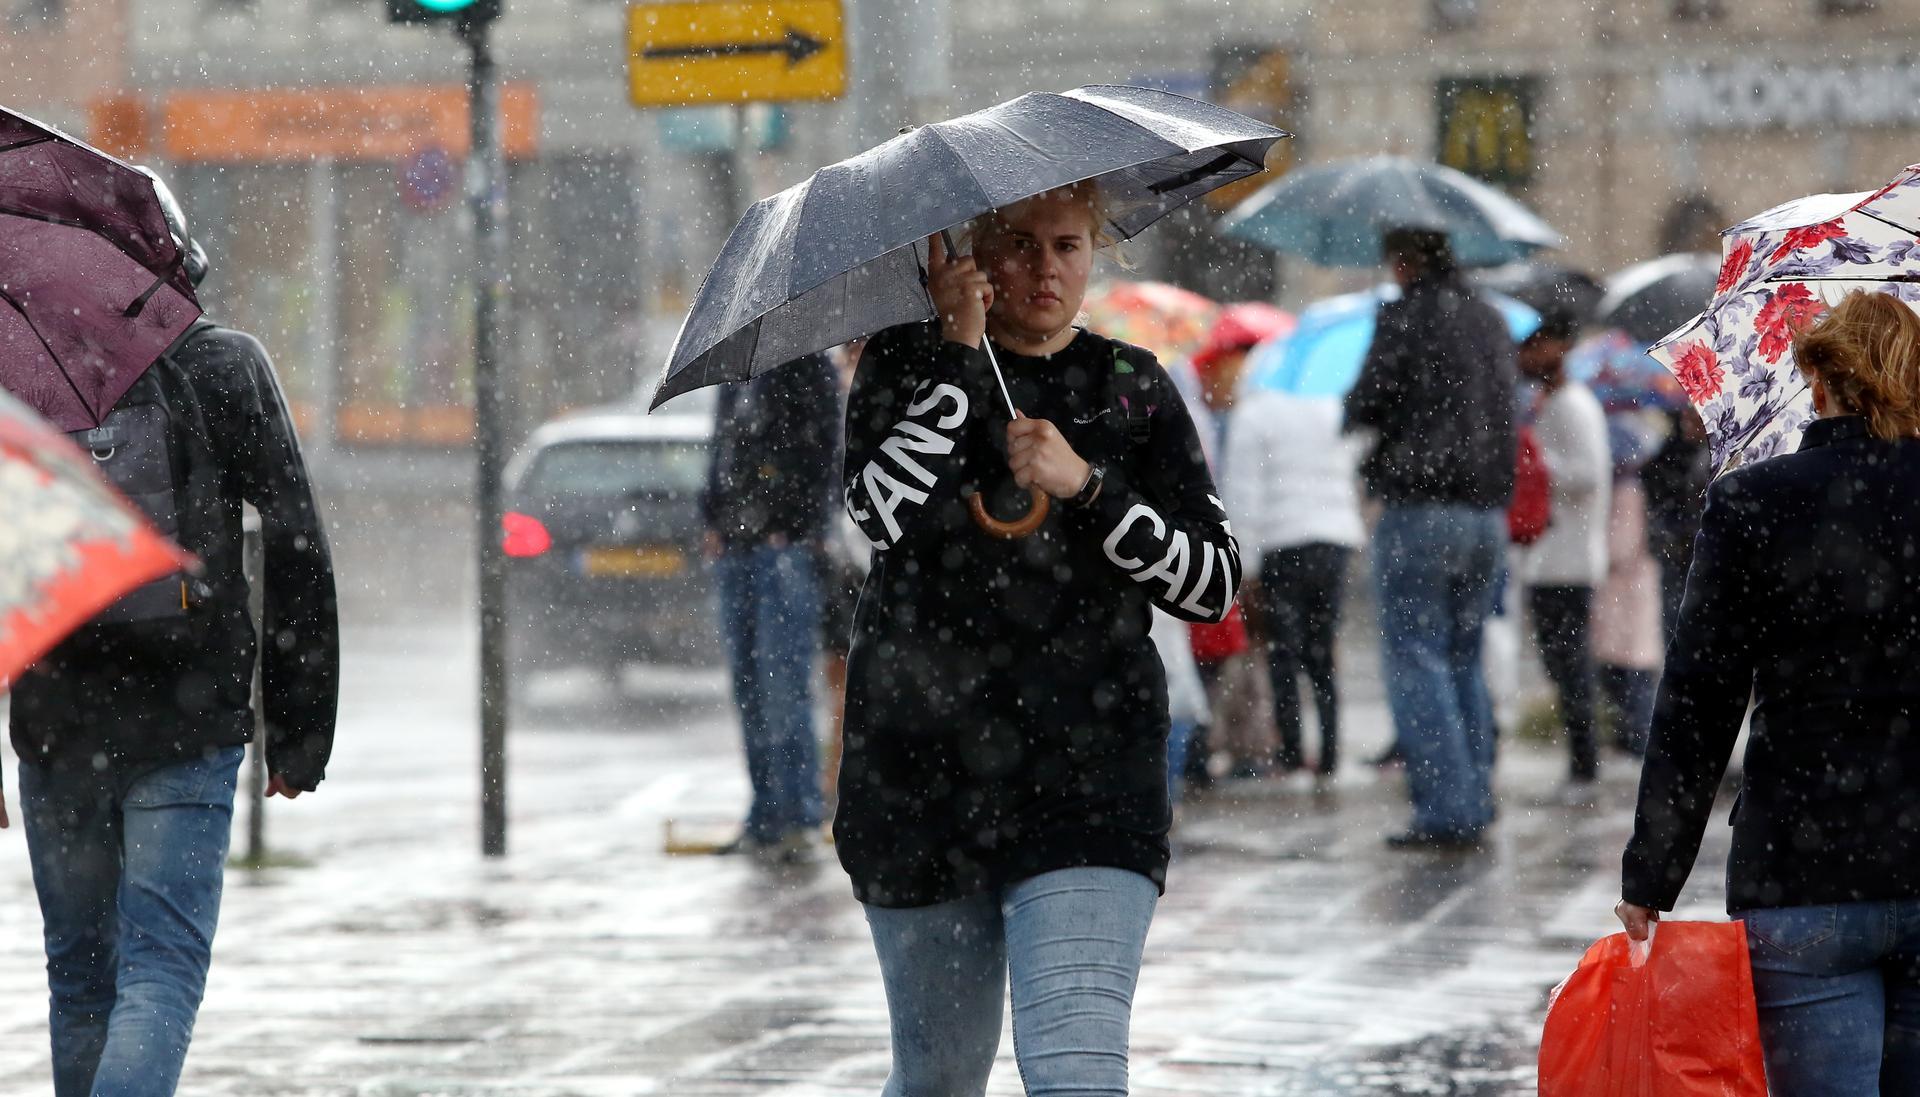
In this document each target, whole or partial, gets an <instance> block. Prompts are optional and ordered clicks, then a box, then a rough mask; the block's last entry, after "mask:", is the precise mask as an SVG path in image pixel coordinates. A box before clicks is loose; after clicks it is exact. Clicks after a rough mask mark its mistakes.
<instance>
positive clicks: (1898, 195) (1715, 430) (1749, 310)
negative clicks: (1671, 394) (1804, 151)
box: [1648, 165, 1920, 472]
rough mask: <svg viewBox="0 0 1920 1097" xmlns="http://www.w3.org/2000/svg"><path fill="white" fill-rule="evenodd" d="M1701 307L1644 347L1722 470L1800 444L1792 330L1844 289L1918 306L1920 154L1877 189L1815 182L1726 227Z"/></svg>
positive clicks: (1804, 413) (1803, 416)
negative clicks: (1831, 190)
mask: <svg viewBox="0 0 1920 1097" xmlns="http://www.w3.org/2000/svg"><path fill="white" fill-rule="evenodd" d="M1725 237H1726V250H1725V259H1724V260H1723V261H1722V263H1721V265H1720V277H1719V278H1718V279H1717V280H1716V281H1715V283H1714V290H1713V300H1712V301H1711V303H1710V304H1708V306H1707V310H1706V311H1705V312H1703V313H1701V314H1700V315H1699V316H1696V317H1694V318H1693V319H1692V320H1690V321H1688V322H1687V323H1686V324H1684V325H1682V326H1681V327H1680V328H1679V329H1678V330H1677V331H1675V332H1673V333H1672V334H1670V335H1668V336H1667V337H1666V338H1664V339H1662V340H1660V341H1659V342H1658V343H1655V344H1654V345H1653V347H1652V348H1651V349H1649V351H1648V353H1649V354H1651V355H1653V356H1654V357H1655V358H1657V359H1659V360H1660V362H1661V363H1662V364H1663V365H1665V366H1666V367H1667V368H1668V369H1670V370H1672V371H1673V375H1674V376H1675V377H1676V378H1677V379H1678V380H1679V382H1680V387H1681V388H1682V389H1684V390H1686V393H1687V396H1688V398H1689V399H1691V400H1692V401H1693V403H1694V406H1695V407H1697V408H1699V409H1700V417H1701V418H1702V419H1703V420H1705V422H1706V424H1707V430H1708V432H1709V434H1710V435H1711V439H1710V442H1711V445H1712V450H1713V460H1714V464H1715V465H1716V466H1717V467H1718V469H1719V470H1720V471H1722V472H1725V471H1727V470H1729V469H1733V468H1737V467H1739V466H1741V465H1744V464H1748V463H1751V462H1753V461H1759V460H1762V459H1765V458H1767V457H1772V456H1774V455H1775V454H1780V453H1790V452H1792V451H1793V450H1795V449H1797V448H1799V445H1800V432H1801V431H1802V430H1803V429H1804V428H1805V427H1806V425H1807V424H1808V423H1809V422H1811V421H1812V419H1813V397H1812V394H1811V393H1810V391H1809V390H1808V388H1807V383H1806V380H1805V379H1804V378H1802V377H1801V376H1800V373H1799V371H1798V370H1797V369H1796V368H1795V367H1794V364H1793V337H1794V336H1795V335H1796V334H1798V333H1799V332H1800V331H1801V330H1802V329H1804V328H1805V327H1806V325H1807V324H1808V323H1810V322H1811V321H1812V320H1813V319H1814V317H1816V316H1818V315H1820V314H1821V313H1822V312H1825V311H1826V310H1827V308H1828V307H1829V306H1831V305H1834V304H1837V303H1838V302H1839V301H1840V299H1841V298H1842V297H1845V296H1846V295H1847V294H1848V293H1851V292H1853V291H1854V290H1866V291H1869V292H1874V293H1890V294H1893V295H1894V296H1896V297H1898V298H1899V299H1900V300H1901V301H1903V302H1905V303H1906V304H1907V306H1908V307H1910V308H1914V309H1915V310H1916V311H1920V165H1914V166H1912V167H1909V168H1908V169H1907V170H1906V171H1904V172H1902V173H1901V174H1900V176H1899V178H1897V179H1895V180H1894V181H1893V182H1891V183H1889V184H1887V185H1886V186H1885V187H1882V188H1881V189H1879V190H1877V191H1870V192H1863V193H1860V194H1816V195H1813V196H1811V197H1807V198H1801V199H1797V200H1795V201H1792V202H1788V203H1786V204H1785V205H1782V206H1776V207H1775V208H1773V209H1770V210H1768V211H1767V212H1765V213H1763V214H1761V215H1759V216H1758V217H1754V218H1752V219H1750V220H1747V221H1743V222H1741V223H1740V224H1738V225H1735V226H1734V227H1732V228H1730V229H1728V230H1727V231H1726V233H1725Z"/></svg>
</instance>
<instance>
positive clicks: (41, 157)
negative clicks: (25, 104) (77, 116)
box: [0, 109, 200, 430]
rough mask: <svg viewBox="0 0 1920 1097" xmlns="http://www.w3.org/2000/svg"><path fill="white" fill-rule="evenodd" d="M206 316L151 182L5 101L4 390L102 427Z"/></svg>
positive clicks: (0, 134) (1, 192) (69, 421)
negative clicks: (140, 381) (125, 395)
mask: <svg viewBox="0 0 1920 1097" xmlns="http://www.w3.org/2000/svg"><path fill="white" fill-rule="evenodd" d="M199 316H200V303H199V302H198V301H197V300H195V298H194V295H193V284H192V282H191V280H189V279H188V277H187V272H186V267H185V254H184V253H183V252H182V250H181V242H180V241H177V240H175V239H174V238H173V234H172V233H171V232H169V231H168V229H167V222H166V217H165V215H164V214H163V213H162V212H161V206H160V198H159V195H158V194H157V193H156V192H155V190H154V185H153V180H152V179H150V178H148V177H147V176H146V175H145V174H144V173H142V172H141V171H140V170H139V169H137V168H134V167H133V166H132V165H129V164H125V163H122V162H121V161H119V160H116V159H114V158H113V157H111V156H108V155H107V154H106V153H104V152H101V151H99V150H98V149H95V148H92V147H90V146H88V145H86V144H83V143H82V142H80V141H77V140H75V139H73V138H72V137H69V136H67V135H66V134H64V133H61V132H60V131H59V130H56V129H54V128H53V127H51V126H47V125H43V124H42V123H39V122H35V121H34V120H32V119H31V118H26V117H23V116H21V115H18V114H15V113H12V112H11V111H7V110H4V109H0V388H5V389H6V390H7V391H8V392H11V393H13V394H14V395H15V396H17V397H19V398H20V399H21V401H23V402H24V403H25V404H26V405H27V406H28V407H30V408H32V409H33V410H34V411H36V412H38V413H39V414H40V415H42V416H43V417H45V418H46V419H47V420H49V421H50V422H52V423H53V425H55V426H57V427H59V428H60V429H61V430H87V429H90V428H92V427H97V426H99V425H100V421H101V419H102V418H104V417H105V416H106V414H107V412H109V411H111V410H113V405H114V402H115V401H117V400H119V399H120V396H121V394H122V393H124V392H126V391H127V386H129V385H131V384H133V382H134V380H135V379H136V378H138V377H139V376H140V374H141V372H142V371H143V370H145V369H146V368H147V367H148V366H150V365H152V364H153V361H154V359H156V358H158V357H160V354H161V352H163V351H165V350H166V349H167V347H169V346H171V345H172V344H173V341H174V340H175V339H178V338H179V337H180V335H181V333H183V332H185V331H186V330H187V328H188V326H189V325H191V324H192V323H193V322H194V320H196V319H198V318H199Z"/></svg>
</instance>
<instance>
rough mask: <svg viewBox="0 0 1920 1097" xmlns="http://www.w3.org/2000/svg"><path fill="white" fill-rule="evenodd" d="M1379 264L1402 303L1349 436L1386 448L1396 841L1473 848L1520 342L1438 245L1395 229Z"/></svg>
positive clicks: (1375, 472)
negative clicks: (1400, 761)
mask: <svg viewBox="0 0 1920 1097" xmlns="http://www.w3.org/2000/svg"><path fill="white" fill-rule="evenodd" d="M1383 253H1384V257H1385V259H1386V261H1387V263H1388V264H1389V266H1390V267H1391V268H1392V270H1393V276H1394V280H1395V281H1396V282H1398V283H1399V285H1400V288H1401V291H1402V293H1401V297H1400V299H1399V300H1397V301H1389V302H1387V303H1385V304H1382V305H1381V306H1380V314H1379V319H1378V323H1377V326H1376V329H1375V334H1374V338H1373V345H1372V347H1371V348H1370V349H1369V350H1368V352H1367V358H1366V363H1365V365H1364V366H1363V367H1362V368H1361V372H1360V379H1359V382H1358V383H1357V384H1356V385H1355V387H1354V389H1353V391H1352V392H1351V393H1349V394H1348V395H1347V398H1346V425H1347V429H1348V430H1357V429H1370V430H1372V431H1374V432H1375V433H1376V435H1377V440H1376V442H1375V444H1374V446H1373V449H1372V452H1371V453H1370V454H1369V455H1368V457H1367V459H1366V461H1365V462H1364V463H1363V464H1362V466H1361V473H1362V475H1363V477H1364V478H1365V480H1366V485H1367V489H1368V492H1369V493H1370V494H1371V495H1372V496H1374V497H1375V498H1376V499H1378V500H1380V502H1381V503H1383V504H1384V506H1385V509H1384V511H1383V512H1382V514H1381V518H1380V524H1379V525H1378V527H1376V529H1375V530H1374V541H1373V554H1374V566H1375V569H1376V577H1377V580H1378V585H1379V595H1380V623H1381V630H1382V632H1383V634H1384V635H1383V638H1382V647H1381V660H1382V663H1383V664H1384V669H1385V674H1386V679H1387V698H1388V703H1389V705H1390V707H1391V708H1392V711H1393V720H1394V725H1395V732H1396V737H1397V741H1398V743H1399V745H1400V749H1401V750H1402V751H1404V752H1405V754H1406V758H1407V787H1408V791H1409V793H1410V794H1411V796H1412V799H1413V821H1412V824H1411V825H1410V826H1409V827H1408V829H1407V830H1406V831H1404V832H1402V833H1399V834H1395V835H1393V836H1391V837H1390V838H1388V843H1389V844H1390V845H1395V846H1432V845H1439V846H1448V845H1465V844H1472V843H1474V842H1476V841H1478V840H1479V836H1480V831H1481V830H1482V828H1484V827H1485V826H1486V825H1487V823H1488V822H1490V821H1491V820H1492V818H1493V792H1492V769H1493V706H1492V704H1491V702H1490V700H1489V699H1488V696H1487V686H1486V679H1485V677H1484V675H1483V673H1482V670H1481V666H1480V645H1481V635H1482V630H1483V629H1484V627H1485V624H1486V619H1487V617H1488V616H1489V615H1490V614H1491V613H1492V610H1493V603H1494V597H1495V586H1496V582H1497V579H1498V576H1499V575H1500V574H1501V572H1502V571H1503V567H1502V561H1503V559H1504V553H1505V546H1506V530H1505V525H1504V520H1503V515H1504V512H1505V509H1506V506H1507V503H1508V500H1509V499H1510V497H1511V496H1512V494H1513V468H1514V427H1513V399H1514V385H1515V381H1516V376H1517V375H1516V372H1515V365H1514V349H1513V342H1512V340H1511V339H1510V338H1509V337H1508V335H1507V329H1506V324H1505V322H1504V321H1503V320H1502V319H1501V317H1500V314H1499V313H1498V312H1496V311H1495V310H1494V309H1493V308H1492V307H1491V306H1489V305H1487V304H1486V303H1485V302H1483V301H1481V300H1479V299H1478V298H1477V297H1475V296H1474V295H1473V293H1472V292H1471V291H1470V290H1469V289H1468V288H1467V286H1466V284H1465V283H1464V282H1463V281H1462V280H1461V278H1460V276H1459V273H1458V271H1457V269H1456V267H1455V265H1454V261H1453V254H1452V249H1451V247H1450V246H1449V244H1448V241H1447V238H1446V236H1445V235H1444V234H1442V233H1438V232H1432V231H1428V230H1421V229H1398V230H1394V231H1391V232H1388V233H1387V234H1386V236H1385V239H1384V244H1383Z"/></svg>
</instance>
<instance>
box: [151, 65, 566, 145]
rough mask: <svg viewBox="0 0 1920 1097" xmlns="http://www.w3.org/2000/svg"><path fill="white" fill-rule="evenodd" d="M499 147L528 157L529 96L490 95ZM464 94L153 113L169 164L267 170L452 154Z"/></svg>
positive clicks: (214, 105)
mask: <svg viewBox="0 0 1920 1097" xmlns="http://www.w3.org/2000/svg"><path fill="white" fill-rule="evenodd" d="M500 122H501V127H500V128H501V143H502V145H503V146H504V148H505V150H506V154H507V156H509V157H512V158H516V159H525V158H527V157H530V156H532V155H534V153H535V151H536V148H537V144H538V135H537V130H536V121H535V109H534V91H533V88H532V87H531V86H529V85H526V84H511V85H507V86H506V87H503V88H501V89H500ZM468 138H469V132H468V125H467V93H466V89H464V88H461V87H458V86H453V85H444V86H442V85H432V86H415V87H384V88H348V87H341V88H309V89H300V90H295V89H279V88H268V89H254V90H245V91H178V92H172V93H170V94H168V95H167V96H166V97H165V98H164V99H163V100H162V102H161V106H160V133H159V142H158V145H159V148H160V151H161V152H162V153H163V154H164V155H165V156H166V157H167V158H168V159H169V160H173V161H177V162H199V163H229V164H231V163H250V164H259V163H275V162H285V161H305V160H314V159H319V158H321V157H332V158H334V159H339V160H398V159H402V158H404V157H407V156H409V155H412V154H413V153H415V152H418V151H419V150H421V149H425V148H440V149H444V150H446V151H447V152H449V153H451V154H453V155H456V156H459V155H464V154H465V153H466V151H467V147H468V144H469V141H468Z"/></svg>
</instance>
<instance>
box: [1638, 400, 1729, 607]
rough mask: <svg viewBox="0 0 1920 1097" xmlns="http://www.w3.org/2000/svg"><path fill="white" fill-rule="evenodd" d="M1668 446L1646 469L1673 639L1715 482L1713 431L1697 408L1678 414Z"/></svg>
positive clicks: (1651, 534)
mask: <svg viewBox="0 0 1920 1097" xmlns="http://www.w3.org/2000/svg"><path fill="white" fill-rule="evenodd" d="M1671 415H1672V422H1673V426H1672V429H1671V430H1670V431H1668V432H1667V436H1666V442H1665V444H1663V445H1662V446H1661V447H1660V449H1659V450H1658V451H1657V452H1656V453H1655V454H1654V455H1653V457H1652V458H1651V459H1650V460H1648V461H1647V464H1646V467H1644V468H1642V469H1641V470H1640V485H1641V486H1642V487H1643V488H1645V489H1646V492H1647V545H1648V548H1649V549H1651V551H1652V552H1653V558H1654V559H1655V560H1656V561H1658V562H1659V564H1660V622H1661V629H1662V632H1661V635H1662V637H1663V638H1664V639H1671V638H1672V636H1673V630H1674V628H1675V626H1677V625H1678V624H1679V623H1680V600H1681V598H1682V596H1683V595H1684V594H1685V592H1686V587H1687V571H1688V569H1689V568H1690V567H1691V566H1692V564H1693V538H1694V534H1696V533H1698V532H1699V530H1700V514H1701V512H1702V511H1703V510H1705V508H1706V502H1707V483H1708V482H1709V481H1710V480H1712V478H1713V460H1712V454H1711V452H1709V450H1708V448H1707V427H1706V424H1705V423H1703V422H1701V421H1700V413H1699V412H1698V411H1696V410H1695V409H1693V408H1692V407H1687V408H1683V409H1681V410H1679V411H1676V412H1672V413H1671Z"/></svg>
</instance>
